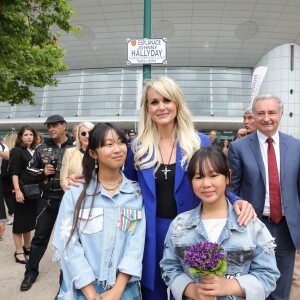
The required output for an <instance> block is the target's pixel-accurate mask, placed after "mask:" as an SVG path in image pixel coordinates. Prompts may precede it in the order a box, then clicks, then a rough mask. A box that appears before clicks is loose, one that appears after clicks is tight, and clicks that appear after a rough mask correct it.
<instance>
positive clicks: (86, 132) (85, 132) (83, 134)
mask: <svg viewBox="0 0 300 300" xmlns="http://www.w3.org/2000/svg"><path fill="white" fill-rule="evenodd" d="M88 134H89V132H88V131H81V132H80V135H81V136H86V135H88Z"/></svg>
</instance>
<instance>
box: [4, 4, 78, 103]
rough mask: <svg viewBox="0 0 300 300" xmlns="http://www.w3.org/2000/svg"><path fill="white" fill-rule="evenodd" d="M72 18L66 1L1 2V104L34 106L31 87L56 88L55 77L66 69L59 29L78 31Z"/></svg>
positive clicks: (71, 10)
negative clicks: (48, 86) (28, 104)
mask: <svg viewBox="0 0 300 300" xmlns="http://www.w3.org/2000/svg"><path fill="white" fill-rule="evenodd" d="M72 15H74V12H73V8H72V5H71V4H70V1H68V0H1V1H0V37H1V38H0V102H8V103H9V104H11V105H15V104H22V103H24V102H29V103H30V104H34V100H33V96H34V94H33V92H32V91H31V90H30V87H32V86H34V87H44V86H45V85H52V86H53V85H57V83H58V81H57V80H56V79H55V78H54V75H55V74H56V73H57V72H62V71H65V70H67V67H66V66H65V65H64V64H63V63H62V58H63V57H64V49H63V48H62V47H60V46H59V44H58V38H59V33H58V30H59V29H60V30H63V31H65V32H70V31H71V32H73V33H75V32H76V31H77V30H78V28H74V27H73V26H72V24H71V22H70V18H71V17H72ZM54 28H56V29H57V30H56V31H57V32H55V29H54Z"/></svg>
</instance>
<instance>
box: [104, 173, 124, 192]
mask: <svg viewBox="0 0 300 300" xmlns="http://www.w3.org/2000/svg"><path fill="white" fill-rule="evenodd" d="M119 176H120V179H119V181H118V182H117V183H116V184H115V183H113V184H115V186H114V187H108V186H106V185H105V184H104V183H103V182H102V181H101V180H100V178H99V182H100V183H101V185H102V186H103V187H104V189H106V190H107V191H115V190H116V189H117V188H118V186H119V185H120V184H121V182H122V175H121V173H119ZM106 184H107V185H113V184H111V183H106Z"/></svg>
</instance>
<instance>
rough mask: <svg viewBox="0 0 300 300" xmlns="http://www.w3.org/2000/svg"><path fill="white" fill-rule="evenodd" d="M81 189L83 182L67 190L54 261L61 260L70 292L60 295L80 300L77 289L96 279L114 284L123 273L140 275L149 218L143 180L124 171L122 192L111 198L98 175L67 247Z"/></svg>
mask: <svg viewBox="0 0 300 300" xmlns="http://www.w3.org/2000/svg"><path fill="white" fill-rule="evenodd" d="M122 175H123V174H122ZM96 185H97V187H96ZM95 188H96V196H95V199H94V204H93V208H92V210H90V207H91V203H92V197H93V194H94V192H95ZM82 189H83V186H82V185H81V186H80V187H79V188H78V187H72V188H71V189H70V190H67V191H66V193H65V195H64V197H63V200H62V203H61V206H60V209H59V213H58V217H57V221H56V227H55V232H54V238H53V245H54V247H55V248H56V250H57V252H56V257H55V258H54V259H57V260H59V261H60V266H61V269H62V271H63V278H64V282H65V284H66V287H67V292H66V294H65V295H59V297H61V298H60V299H72V300H73V299H75V298H76V297H75V295H76V289H81V288H82V287H84V286H86V285H88V284H89V283H92V282H94V281H97V282H99V283H101V284H102V285H103V286H104V287H105V288H110V287H112V286H113V285H114V284H115V280H116V276H117V273H118V272H123V273H126V274H129V275H131V278H130V281H137V280H140V279H141V274H142V259H143V252H144V242H145V232H146V220H145V213H144V208H143V199H142V195H141V191H140V188H139V185H138V183H136V182H133V181H131V180H129V179H127V178H126V177H125V176H124V175H123V181H122V183H121V186H120V188H119V191H117V192H116V194H115V195H113V196H112V197H111V196H109V195H108V194H107V193H106V191H105V190H104V189H103V188H102V186H100V184H98V183H97V177H96V176H95V174H94V176H93V179H92V180H91V183H90V184H89V186H88V188H87V191H86V197H87V199H86V203H85V206H84V207H83V208H82V209H81V211H80V212H79V217H80V219H79V223H78V226H77V228H76V230H75V234H74V235H73V237H72V240H71V242H70V243H69V244H68V246H67V247H66V243H67V241H68V239H69V236H70V231H71V228H72V224H73V214H74V209H75V205H76V201H77V199H78V198H79V195H80V194H81V192H82Z"/></svg>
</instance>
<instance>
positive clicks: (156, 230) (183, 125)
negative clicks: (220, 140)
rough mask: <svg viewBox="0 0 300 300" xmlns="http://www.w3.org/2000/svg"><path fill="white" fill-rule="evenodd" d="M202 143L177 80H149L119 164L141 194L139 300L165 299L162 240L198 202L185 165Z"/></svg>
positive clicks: (246, 214) (246, 210)
mask: <svg viewBox="0 0 300 300" xmlns="http://www.w3.org/2000/svg"><path fill="white" fill-rule="evenodd" d="M207 146H210V142H209V139H208V137H207V136H205V135H203V134H201V133H196V132H195V130H194V128H193V122H192V118H191V115H190V112H189V110H188V108H187V105H186V102H185V100H184V96H183V93H182V91H181V89H180V88H179V87H178V85H177V84H176V83H175V82H174V81H173V80H172V79H171V78H168V77H159V78H156V79H153V80H152V81H150V82H149V83H148V84H147V85H146V87H145V89H144V93H143V97H142V102H141V115H140V122H139V128H138V136H137V137H136V139H135V140H134V141H133V142H132V146H131V148H129V150H128V156H127V160H126V163H125V168H124V174H126V176H127V177H128V178H130V179H132V180H137V181H138V182H139V184H140V187H141V191H142V195H143V198H144V205H145V212H146V223H147V226H146V242H145V250H144V259H143V275H142V281H141V283H142V297H143V300H150V299H151V300H152V299H155V300H166V299H168V296H167V286H166V285H165V283H164V282H163V280H162V278H161V272H160V268H159V262H160V260H161V259H162V256H163V247H164V239H165V236H166V233H167V230H168V228H169V225H170V223H171V222H172V220H173V219H174V218H175V217H176V216H177V214H179V213H182V212H185V211H188V210H191V209H193V208H195V207H196V206H197V205H198V204H199V199H198V198H197V197H196V196H195V195H194V193H193V191H192V188H191V185H190V183H189V180H188V177H187V174H186V167H187V165H188V163H189V161H190V159H191V157H192V156H193V154H194V152H195V151H196V150H198V149H199V148H200V147H207ZM228 196H229V199H230V200H231V202H234V201H235V200H236V197H235V196H234V195H232V194H231V195H228ZM236 202H237V203H238V202H239V201H236ZM243 204H244V205H243ZM235 206H236V207H237V208H236V210H237V213H238V214H240V209H239V207H242V210H243V217H241V216H240V218H239V222H240V223H245V222H246V221H248V220H249V219H250V218H251V217H252V216H253V214H254V211H253V208H252V207H251V205H250V204H247V203H246V201H241V202H240V204H239V203H238V205H235Z"/></svg>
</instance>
